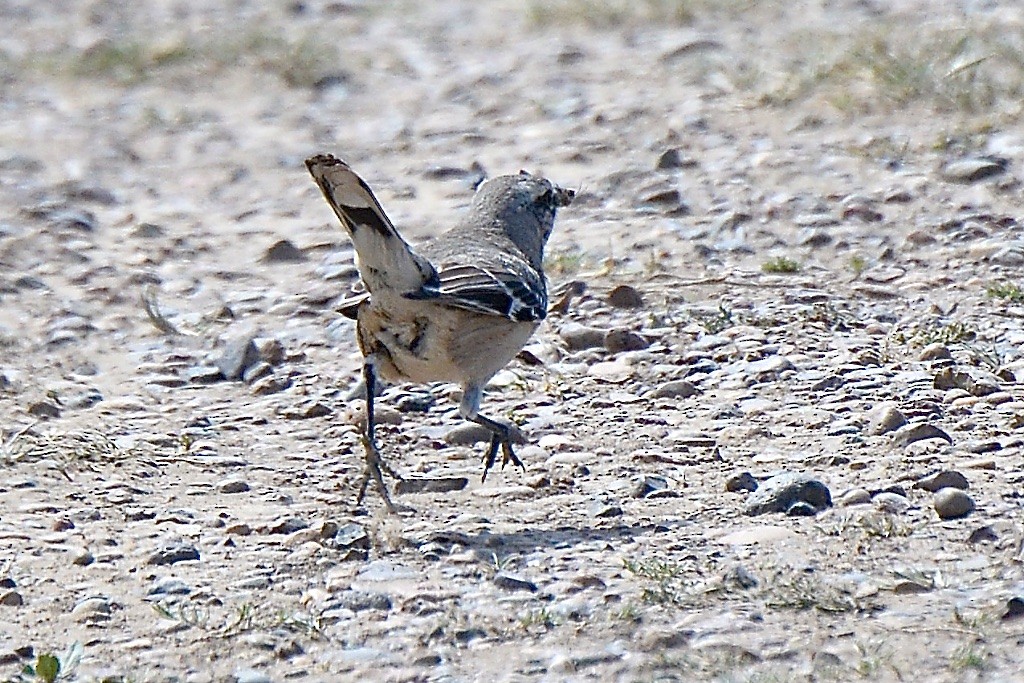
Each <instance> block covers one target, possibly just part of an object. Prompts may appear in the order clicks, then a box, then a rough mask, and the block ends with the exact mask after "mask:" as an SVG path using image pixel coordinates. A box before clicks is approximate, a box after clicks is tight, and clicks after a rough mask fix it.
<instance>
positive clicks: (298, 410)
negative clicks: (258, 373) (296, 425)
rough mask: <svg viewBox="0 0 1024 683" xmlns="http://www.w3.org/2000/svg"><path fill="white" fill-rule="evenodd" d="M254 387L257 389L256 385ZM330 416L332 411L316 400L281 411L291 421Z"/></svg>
mask: <svg viewBox="0 0 1024 683" xmlns="http://www.w3.org/2000/svg"><path fill="white" fill-rule="evenodd" d="M261 381H262V380H261ZM253 387H254V389H255V385H253ZM330 414H331V409H330V408H329V407H328V406H326V405H324V404H323V403H321V402H320V401H316V400H309V401H303V402H301V403H299V404H297V405H294V406H290V407H288V408H285V409H284V410H282V411H281V415H282V416H283V417H286V418H288V419H289V420H311V419H314V418H317V417H327V416H328V415H330Z"/></svg>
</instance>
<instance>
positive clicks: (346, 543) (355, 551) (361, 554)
mask: <svg viewBox="0 0 1024 683" xmlns="http://www.w3.org/2000/svg"><path fill="white" fill-rule="evenodd" d="M327 545H328V546H330V547H333V548H337V549H338V550H341V551H343V552H342V555H343V557H342V560H366V559H367V558H368V557H369V555H370V535H369V534H368V533H367V532H366V529H365V528H364V527H363V526H362V525H360V524H355V523H350V524H345V525H344V526H342V527H340V528H339V529H338V531H337V532H335V534H334V536H333V537H332V538H331V539H330V540H329V541H328V542H327Z"/></svg>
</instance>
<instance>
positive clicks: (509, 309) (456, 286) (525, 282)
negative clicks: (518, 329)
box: [406, 261, 548, 322]
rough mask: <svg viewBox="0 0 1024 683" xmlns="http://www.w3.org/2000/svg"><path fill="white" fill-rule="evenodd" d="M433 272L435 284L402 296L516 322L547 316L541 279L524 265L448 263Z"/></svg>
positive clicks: (546, 300) (535, 320) (546, 296)
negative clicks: (435, 272)
mask: <svg viewBox="0 0 1024 683" xmlns="http://www.w3.org/2000/svg"><path fill="white" fill-rule="evenodd" d="M437 275H438V283H437V285H436V286H427V287H423V288H421V289H420V290H418V291H416V292H413V293H411V294H407V295H406V296H407V297H409V298H411V299H430V300H433V301H436V302H437V303H439V304H441V305H443V306H451V307H453V308H462V309H465V310H468V311H474V312H476V313H483V314H485V315H495V316H500V317H503V318H510V319H511V320H516V321H518V322H539V321H541V320H543V319H544V318H545V316H547V312H548V295H547V288H546V286H545V283H544V278H543V276H541V275H540V274H539V273H537V272H536V271H535V270H534V269H533V268H530V267H529V266H527V265H526V264H519V263H513V262H511V261H510V262H508V263H502V264H500V265H495V264H491V265H490V266H483V265H457V266H448V267H442V268H441V270H440V271H438V274H437Z"/></svg>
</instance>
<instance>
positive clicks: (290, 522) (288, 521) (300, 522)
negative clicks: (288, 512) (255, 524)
mask: <svg viewBox="0 0 1024 683" xmlns="http://www.w3.org/2000/svg"><path fill="white" fill-rule="evenodd" d="M308 528H309V522H307V521H306V520H304V519H302V518H301V517H281V518H279V519H275V520H274V521H273V522H271V523H270V524H268V525H267V528H266V531H265V532H264V533H268V534H293V533H295V532H296V531H301V530H302V529H308Z"/></svg>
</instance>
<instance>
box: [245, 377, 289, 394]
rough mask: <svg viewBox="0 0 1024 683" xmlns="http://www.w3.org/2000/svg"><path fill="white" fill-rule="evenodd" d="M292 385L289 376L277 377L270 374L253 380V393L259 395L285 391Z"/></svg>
mask: <svg viewBox="0 0 1024 683" xmlns="http://www.w3.org/2000/svg"><path fill="white" fill-rule="evenodd" d="M291 385H292V381H291V379H289V378H287V377H275V376H274V375H270V376H268V377H264V378H262V379H258V380H256V381H255V382H253V383H252V393H254V394H256V395H257V396H269V395H270V394H276V393H278V392H281V391H284V390H285V389H287V388H288V387H290V386H291Z"/></svg>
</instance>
